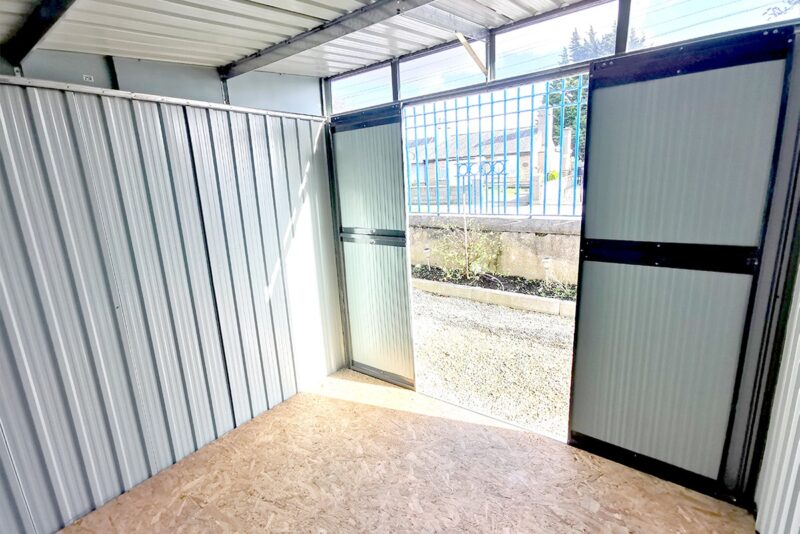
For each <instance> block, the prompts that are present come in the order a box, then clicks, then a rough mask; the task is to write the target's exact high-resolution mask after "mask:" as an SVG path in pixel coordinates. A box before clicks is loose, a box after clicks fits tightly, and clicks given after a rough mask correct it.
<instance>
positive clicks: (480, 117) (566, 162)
mask: <svg viewBox="0 0 800 534" xmlns="http://www.w3.org/2000/svg"><path fill="white" fill-rule="evenodd" d="M587 89H588V74H581V75H576V76H570V77H566V78H561V79H555V80H549V81H545V82H540V83H530V84H527V85H521V86H518V87H512V88H506V89H500V90H497V91H486V92H485V93H480V94H478V95H472V96H464V97H458V98H450V99H447V100H442V101H438V102H434V103H433V104H430V103H429V104H419V105H414V106H407V107H405V108H404V112H403V120H404V131H405V140H404V142H405V144H406V146H405V147H404V153H405V156H406V181H407V184H406V191H407V196H408V211H409V212H410V213H436V214H448V213H469V214H474V215H492V214H501V215H516V216H526V217H527V216H533V215H567V216H576V217H579V216H580V215H581V211H582V204H583V202H582V198H581V188H582V178H583V166H584V156H583V152H584V139H585V131H586V127H585V121H586V100H587V99H586V96H587V95H586V92H587ZM499 121H502V124H500V122H499ZM501 128H502V134H501ZM556 162H557V163H556ZM526 205H527V206H526ZM526 208H527V209H526Z"/></svg>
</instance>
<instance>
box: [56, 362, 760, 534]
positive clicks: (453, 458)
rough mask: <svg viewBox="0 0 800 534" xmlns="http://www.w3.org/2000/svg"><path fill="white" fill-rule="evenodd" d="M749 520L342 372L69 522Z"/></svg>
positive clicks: (468, 525) (582, 525)
mask: <svg viewBox="0 0 800 534" xmlns="http://www.w3.org/2000/svg"><path fill="white" fill-rule="evenodd" d="M754 530H755V527H754V525H753V519H752V517H750V516H749V515H748V514H747V513H746V512H745V511H743V510H741V509H739V508H736V507H734V506H731V505H728V504H725V503H723V502H720V501H716V500H714V499H712V498H710V497H706V496H704V495H700V494H698V493H695V492H692V491H689V490H687V489H685V488H682V487H680V486H677V485H674V484H670V483H668V482H664V481H662V480H659V479H656V478H653V477H651V476H648V475H645V474H643V473H640V472H638V471H635V470H632V469H629V468H627V467H624V466H621V465H619V464H615V463H613V462H610V461H608V460H604V459H601V458H598V457H596V456H593V455H591V454H588V453H585V452H583V451H579V450H577V449H574V448H572V447H569V446H567V445H565V444H563V443H559V442H557V441H554V440H551V439H549V438H545V437H542V436H538V435H536V434H533V433H530V432H524V431H520V430H517V429H515V428H513V427H510V426H507V425H504V424H501V423H497V422H495V421H493V420H491V419H487V418H484V417H482V416H479V415H477V414H474V413H472V412H468V411H465V410H461V409H460V408H457V407H455V406H452V405H449V404H446V403H443V402H440V401H436V400H434V399H431V398H429V397H425V396H424V395H420V394H417V393H414V392H411V391H407V390H403V389H400V388H396V387H393V386H390V385H387V384H385V383H383V382H379V381H377V380H373V379H370V378H367V377H364V376H363V375H359V374H357V373H354V372H352V371H341V372H339V373H337V374H335V375H333V376H331V377H329V378H328V379H327V380H326V381H325V382H324V383H323V384H322V385H321V386H320V387H319V388H318V389H317V390H315V391H313V392H309V393H301V394H298V395H296V396H295V397H293V398H292V399H290V400H289V401H287V402H284V403H283V404H281V405H279V406H277V407H276V408H275V409H273V410H272V411H270V412H267V413H265V414H262V415H260V416H259V417H257V418H255V419H254V420H252V421H250V422H249V423H247V424H245V425H243V426H242V427H240V428H238V429H236V430H234V431H232V432H230V433H228V434H227V435H225V436H223V437H222V438H221V439H220V440H218V441H216V442H214V443H212V444H210V445H208V446H206V447H204V448H203V449H201V450H199V451H198V452H196V453H194V454H192V455H191V456H189V457H187V458H186V459H184V460H182V461H181V462H179V463H177V464H176V465H174V466H172V467H171V468H169V469H167V470H165V471H163V472H161V473H160V474H158V475H156V476H155V477H153V478H151V479H149V480H147V481H145V482H143V483H142V484H140V485H139V486H137V487H135V488H134V489H133V490H132V491H130V492H128V493H126V494H124V495H122V496H120V497H118V498H117V499H115V500H113V501H111V502H109V503H108V504H106V505H105V506H103V507H101V508H100V509H98V510H97V511H95V512H93V513H91V514H89V515H88V516H86V517H84V518H83V519H80V520H78V521H77V522H75V523H74V524H73V525H71V526H70V527H68V528H67V529H66V532H69V533H72V534H77V533H86V532H97V533H100V532H102V533H108V532H439V531H445V532H448V531H449V532H548V533H550V532H556V533H557V532H592V533H594V532H608V533H623V532H645V533H653V532H703V533H706V532H720V533H722V532H724V533H736V532H747V533H753V532H754Z"/></svg>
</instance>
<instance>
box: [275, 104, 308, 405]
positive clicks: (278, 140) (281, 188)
mask: <svg viewBox="0 0 800 534" xmlns="http://www.w3.org/2000/svg"><path fill="white" fill-rule="evenodd" d="M287 123H291V124H293V123H294V119H283V118H280V117H270V118H269V119H268V120H267V139H268V141H269V153H270V170H271V174H272V193H273V198H274V206H275V215H276V217H277V221H276V226H277V235H278V243H279V250H280V262H281V269H280V272H281V273H282V276H281V277H280V278H281V281H282V284H276V292H277V293H279V294H280V295H279V294H276V299H280V298H281V297H283V301H284V303H285V306H278V307H277V308H276V310H275V312H276V313H275V322H276V324H280V325H282V328H276V331H277V332H280V333H282V334H281V335H280V336H278V338H277V342H278V366H279V368H280V373H281V385H282V386H283V395H284V397H289V396H291V395H293V394H294V393H295V392H296V391H297V380H296V378H297V377H296V376H295V368H294V345H293V339H292V336H290V335H289V334H288V332H291V326H292V325H291V319H290V317H291V315H290V311H289V304H288V299H287V295H286V290H287V280H286V278H287V276H288V274H287V269H286V265H287V262H286V255H287V253H288V252H289V251H290V250H291V248H292V246H293V239H294V211H293V206H292V201H291V196H292V195H291V190H292V189H291V187H290V186H289V184H290V182H291V183H295V184H297V183H299V181H300V179H299V177H298V176H297V173H299V163H298V159H299V155H298V154H297V128H296V127H295V128H294V129H292V128H291V127H290V126H288V125H287ZM290 132H293V135H294V138H292V137H291V136H290ZM300 335H302V334H300ZM289 356H291V358H292V359H290V358H289Z"/></svg>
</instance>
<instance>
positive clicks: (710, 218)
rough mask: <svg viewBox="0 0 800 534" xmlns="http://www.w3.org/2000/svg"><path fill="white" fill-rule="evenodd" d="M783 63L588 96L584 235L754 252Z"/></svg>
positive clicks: (615, 88) (606, 90)
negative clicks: (587, 201) (587, 207)
mask: <svg viewBox="0 0 800 534" xmlns="http://www.w3.org/2000/svg"><path fill="white" fill-rule="evenodd" d="M784 63H785V62H784V61H783V60H776V61H766V62H761V63H753V64H749V65H743V66H736V67H728V68H724V69H715V70H707V71H703V72H698V73H694V74H687V75H685V76H676V77H673V78H662V79H658V80H649V81H645V82H641V83H632V84H626V85H617V86H613V87H604V88H601V89H597V90H596V91H594V92H593V94H592V96H591V104H592V111H591V112H590V113H591V114H592V116H591V121H592V122H591V124H590V126H589V127H590V128H591V129H592V131H591V133H590V135H591V139H592V143H591V152H589V153H588V155H587V158H588V160H589V161H588V167H589V168H590V169H591V173H592V177H593V178H594V180H589V181H587V182H586V195H587V197H591V199H592V204H591V210H592V212H591V213H590V214H589V216H588V217H587V218H586V237H587V238H591V239H598V238H600V239H619V240H628V241H661V242H667V243H714V244H718V245H742V246H756V245H758V243H759V240H760V238H761V223H762V220H763V215H764V200H765V199H766V196H767V187H768V185H769V177H770V167H771V165H772V155H773V151H774V147H775V136H776V134H777V128H776V124H777V121H778V111H779V109H780V102H781V89H782V86H783V71H784ZM595 132H596V134H595ZM621 208H624V209H621ZM587 212H588V211H587Z"/></svg>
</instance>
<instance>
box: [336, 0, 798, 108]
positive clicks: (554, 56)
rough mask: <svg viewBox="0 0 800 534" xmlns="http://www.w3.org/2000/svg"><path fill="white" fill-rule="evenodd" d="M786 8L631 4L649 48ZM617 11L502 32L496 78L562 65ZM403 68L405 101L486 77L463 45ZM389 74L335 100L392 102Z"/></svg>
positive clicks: (756, 21)
mask: <svg viewBox="0 0 800 534" xmlns="http://www.w3.org/2000/svg"><path fill="white" fill-rule="evenodd" d="M787 7H791V6H790V0H633V1H632V7H631V20H630V25H631V28H633V29H635V31H636V33H637V34H638V35H644V38H645V46H658V45H664V44H669V43H674V42H678V41H684V40H687V39H693V38H697V37H702V36H704V35H713V34H716V33H722V32H726V31H731V30H736V29H740V28H746V27H751V26H758V25H761V24H768V23H774V22H780V21H785V20H791V19H798V18H800V3H798V4H797V5H795V6H794V7H791V9H790V10H789V11H788V12H786V13H785V14H783V15H781V16H780V17H774V16H770V10H771V9H772V8H778V9H780V8H787ZM616 12H617V3H616V2H610V3H608V4H604V5H600V6H595V7H592V8H587V9H584V10H580V11H577V12H575V13H571V14H568V15H566V16H564V17H558V18H555V19H550V20H547V21H544V22H541V23H538V24H532V25H530V26H526V27H524V28H520V29H517V30H513V31H510V32H507V33H502V34H499V35H498V40H497V50H496V57H497V76H498V78H502V77H508V76H514V75H519V74H527V73H531V72H536V71H540V70H544V69H548V68H552V67H555V66H558V64H559V62H560V60H561V51H562V49H563V47H564V46H565V45H567V44H568V43H569V40H570V36H571V35H572V31H573V29H575V28H577V29H578V31H579V33H581V34H585V33H586V32H587V31H588V30H589V27H590V26H592V27H594V29H595V31H596V32H597V33H598V34H603V33H607V32H609V31H611V29H612V28H613V25H614V20H615V19H616ZM477 46H478V48H476V51H478V53H479V54H481V53H482V51H483V47H482V43H481V44H478V45H477ZM400 69H401V97H403V98H408V97H412V96H417V95H420V94H429V93H434V92H438V91H443V90H446V89H450V88H453V87H460V86H465V85H470V84H474V83H479V82H481V81H483V74H482V73H481V72H480V71H479V70H478V67H477V66H476V65H475V64H474V63H473V62H472V59H471V58H470V57H469V56H468V55H467V52H466V50H464V49H463V48H461V47H457V48H454V49H452V50H449V51H447V52H446V53H444V54H433V55H430V56H426V57H423V58H421V59H417V60H414V61H410V62H408V63H406V64H402V63H401V66H400ZM385 70H386V72H385V73H383V74H382V75H378V76H373V79H372V81H371V82H369V81H365V80H364V79H361V80H359V79H358V78H355V79H354V78H349V79H348V78H345V79H342V80H341V81H340V82H338V83H337V84H336V85H338V88H335V89H334V100H335V101H336V99H337V94H336V93H337V92H339V94H344V93H347V92H349V91H347V90H346V89H345V87H346V86H347V85H350V86H351V88H352V90H355V91H356V94H355V95H354V96H355V97H356V98H355V100H356V101H358V104H359V106H358V107H366V106H369V105H375V104H379V103H382V102H386V101H388V100H390V99H391V89H390V83H389V82H388V81H386V80H387V77H388V68H387V69H385ZM387 88H388V89H387ZM336 89H339V91H337V90H336ZM387 91H388V92H387ZM362 101H363V103H362Z"/></svg>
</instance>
